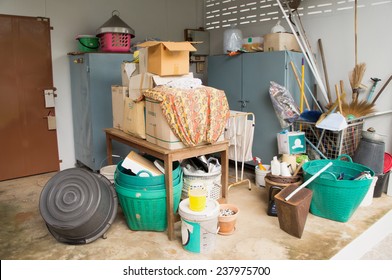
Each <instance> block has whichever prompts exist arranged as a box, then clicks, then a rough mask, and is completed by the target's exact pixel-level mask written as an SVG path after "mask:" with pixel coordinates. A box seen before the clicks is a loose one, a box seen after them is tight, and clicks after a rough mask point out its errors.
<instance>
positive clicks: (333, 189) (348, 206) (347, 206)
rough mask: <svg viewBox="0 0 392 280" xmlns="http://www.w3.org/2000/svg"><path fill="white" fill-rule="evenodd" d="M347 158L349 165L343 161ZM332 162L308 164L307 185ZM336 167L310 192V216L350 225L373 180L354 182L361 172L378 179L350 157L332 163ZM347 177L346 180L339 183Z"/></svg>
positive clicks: (330, 169)
mask: <svg viewBox="0 0 392 280" xmlns="http://www.w3.org/2000/svg"><path fill="white" fill-rule="evenodd" d="M342 158H347V159H348V161H343V160H342ZM330 161H331V160H313V161H309V162H306V163H305V164H304V165H303V167H302V169H303V171H304V181H306V180H308V179H309V178H310V177H311V176H312V175H314V174H315V173H317V172H318V171H319V170H320V169H321V168H323V167H324V166H325V165H327V164H328V163H329V162H330ZM332 162H333V165H332V166H331V167H329V168H328V169H327V171H325V172H323V173H321V175H320V176H318V177H317V178H316V179H315V180H313V181H312V182H311V183H310V184H309V185H308V188H309V189H310V190H312V191H313V197H312V202H311V204H310V212H311V213H312V214H314V215H316V216H320V217H323V218H326V219H330V220H334V221H338V222H347V221H348V220H349V219H350V218H351V216H352V214H353V213H354V212H355V210H356V209H357V208H358V206H359V205H360V203H361V202H362V200H363V199H364V197H365V195H366V193H367V192H368V190H369V187H370V185H371V183H372V180H373V179H372V178H371V179H362V180H353V178H355V177H356V176H358V175H359V174H360V173H361V172H364V171H368V172H369V173H370V175H371V176H372V177H373V176H374V171H373V170H371V169H370V168H368V167H367V166H364V165H361V164H358V163H353V162H352V159H351V157H350V156H348V155H341V156H339V157H338V158H337V159H336V160H332ZM341 175H343V176H344V177H343V179H342V180H338V179H337V178H338V177H339V176H341Z"/></svg>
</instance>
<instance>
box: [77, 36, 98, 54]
mask: <svg viewBox="0 0 392 280" xmlns="http://www.w3.org/2000/svg"><path fill="white" fill-rule="evenodd" d="M76 40H78V49H79V51H80V52H95V51H97V50H98V48H99V38H98V37H96V36H95V35H78V36H76Z"/></svg>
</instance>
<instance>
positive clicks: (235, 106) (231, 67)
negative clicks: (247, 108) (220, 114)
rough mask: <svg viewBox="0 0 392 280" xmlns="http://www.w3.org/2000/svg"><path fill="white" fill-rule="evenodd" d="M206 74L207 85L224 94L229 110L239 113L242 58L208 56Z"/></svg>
mask: <svg viewBox="0 0 392 280" xmlns="http://www.w3.org/2000/svg"><path fill="white" fill-rule="evenodd" d="M207 73H208V82H207V83H208V85H209V86H211V87H214V88H217V89H221V90H223V91H224V92H225V94H226V97H227V101H228V102H229V107H230V110H234V111H241V104H242V57H241V56H234V57H230V56H228V55H216V56H209V57H208V66H207Z"/></svg>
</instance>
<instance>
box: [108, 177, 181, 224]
mask: <svg viewBox="0 0 392 280" xmlns="http://www.w3.org/2000/svg"><path fill="white" fill-rule="evenodd" d="M182 177H183V176H182V171H181V174H180V176H179V178H180V180H179V183H178V184H177V185H174V186H173V212H174V213H176V212H177V210H178V205H179V204H180V199H181V190H182V185H183V180H182ZM115 188H116V192H117V195H118V200H119V203H120V206H121V209H122V210H123V212H124V215H125V220H126V222H127V225H128V227H129V228H130V229H131V230H142V231H164V230H166V228H167V218H166V209H167V208H166V189H149V188H148V187H146V188H144V189H132V188H129V187H123V186H121V185H119V184H118V183H115Z"/></svg>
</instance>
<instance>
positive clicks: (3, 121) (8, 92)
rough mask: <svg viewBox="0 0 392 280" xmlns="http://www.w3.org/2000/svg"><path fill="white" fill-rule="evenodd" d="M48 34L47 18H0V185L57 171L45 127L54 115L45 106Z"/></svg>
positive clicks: (49, 79) (49, 85)
mask: <svg viewBox="0 0 392 280" xmlns="http://www.w3.org/2000/svg"><path fill="white" fill-rule="evenodd" d="M50 30H51V29H50V22H49V19H47V18H36V17H23V16H12V15H1V14H0V61H1V66H0V151H1V153H0V181H1V180H7V179H12V178H18V177H23V176H28V175H34V174H40V173H46V172H51V171H58V170H59V157H58V148H57V136H56V130H55V128H54V129H53V127H48V116H54V115H55V109H54V107H53V104H49V103H50V102H49V103H48V102H45V90H48V89H52V90H53V76H52V56H51V44H50ZM46 93H48V92H46ZM47 97H48V98H47V100H49V101H50V99H51V96H50V95H48V96H47ZM49 128H51V129H49Z"/></svg>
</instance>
